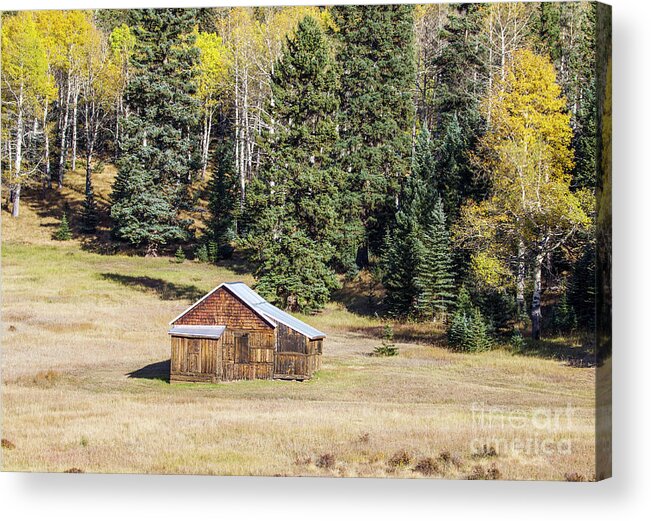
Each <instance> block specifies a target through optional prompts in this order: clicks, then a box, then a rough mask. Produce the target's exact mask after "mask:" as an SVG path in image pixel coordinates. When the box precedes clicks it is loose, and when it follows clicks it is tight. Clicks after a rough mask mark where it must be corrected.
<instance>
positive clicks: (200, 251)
mask: <svg viewBox="0 0 651 521" xmlns="http://www.w3.org/2000/svg"><path fill="white" fill-rule="evenodd" d="M194 256H195V258H196V259H197V260H198V261H199V262H208V261H209V260H210V259H209V258H208V247H207V246H206V245H205V244H202V245H201V246H199V247H198V248H197V251H196V252H195V254H194Z"/></svg>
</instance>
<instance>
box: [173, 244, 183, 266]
mask: <svg viewBox="0 0 651 521" xmlns="http://www.w3.org/2000/svg"><path fill="white" fill-rule="evenodd" d="M183 261H185V252H184V251H183V248H181V247H180V246H179V247H178V249H177V250H176V253H175V254H174V262H177V263H179V264H181V263H182V262H183Z"/></svg>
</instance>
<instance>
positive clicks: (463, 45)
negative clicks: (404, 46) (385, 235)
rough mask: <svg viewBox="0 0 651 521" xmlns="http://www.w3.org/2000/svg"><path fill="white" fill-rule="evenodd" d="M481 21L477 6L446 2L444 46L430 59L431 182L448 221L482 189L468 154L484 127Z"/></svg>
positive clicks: (485, 71) (484, 50)
mask: <svg viewBox="0 0 651 521" xmlns="http://www.w3.org/2000/svg"><path fill="white" fill-rule="evenodd" d="M482 23H483V20H482V15H481V6H480V5H478V4H455V5H453V6H450V12H449V14H448V21H447V23H446V24H445V26H444V28H443V35H442V36H443V38H444V39H445V40H446V42H447V45H445V46H443V47H442V49H441V52H440V54H439V55H438V56H437V57H436V58H435V60H434V66H435V67H436V70H437V71H438V82H437V88H436V92H435V99H436V100H437V103H436V111H437V114H438V125H437V128H436V129H434V140H435V149H436V153H435V157H436V163H437V166H436V178H435V183H434V187H435V188H436V189H437V190H438V191H439V193H440V194H441V197H442V198H443V205H444V211H445V214H446V215H447V217H448V218H449V219H450V221H451V222H454V221H455V220H456V218H457V216H458V214H459V206H460V205H461V203H462V202H463V201H464V200H465V199H467V198H468V197H470V196H480V195H481V192H482V190H483V187H481V186H478V185H477V183H476V180H475V176H474V171H475V168H474V167H473V165H472V163H471V154H470V153H469V152H470V151H472V150H474V149H475V147H476V144H477V140H478V138H479V137H480V136H481V134H482V131H483V129H484V127H485V123H484V121H483V119H482V117H481V113H480V108H479V104H480V100H481V96H482V95H483V92H484V89H485V82H484V79H485V77H486V74H487V67H486V63H487V60H486V56H485V52H486V48H485V46H484V45H483V42H482V40H481V38H482V33H483V25H482Z"/></svg>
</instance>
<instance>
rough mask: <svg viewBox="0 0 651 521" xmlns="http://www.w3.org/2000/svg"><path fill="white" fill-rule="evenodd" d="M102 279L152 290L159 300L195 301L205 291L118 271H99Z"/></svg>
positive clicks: (191, 286)
mask: <svg viewBox="0 0 651 521" xmlns="http://www.w3.org/2000/svg"><path fill="white" fill-rule="evenodd" d="M100 277H102V278H103V279H104V280H110V281H111V282H117V283H118V284H121V285H123V286H126V287H130V288H134V289H137V290H140V291H145V292H154V293H156V294H157V295H158V297H159V298H160V299H161V300H191V301H195V300H198V299H200V298H201V297H203V296H204V295H205V294H206V292H205V291H203V290H201V289H199V288H198V287H197V286H193V285H190V284H174V283H173V282H168V281H166V280H163V279H155V278H153V277H145V276H141V277H134V276H131V275H121V274H120V273H101V274H100Z"/></svg>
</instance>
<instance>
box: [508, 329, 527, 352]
mask: <svg viewBox="0 0 651 521" xmlns="http://www.w3.org/2000/svg"><path fill="white" fill-rule="evenodd" d="M509 344H511V347H512V348H513V349H514V350H515V351H522V350H523V349H524V337H523V336H522V334H520V331H519V330H517V329H514V330H513V334H512V335H511V338H510V340H509Z"/></svg>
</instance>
